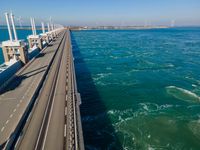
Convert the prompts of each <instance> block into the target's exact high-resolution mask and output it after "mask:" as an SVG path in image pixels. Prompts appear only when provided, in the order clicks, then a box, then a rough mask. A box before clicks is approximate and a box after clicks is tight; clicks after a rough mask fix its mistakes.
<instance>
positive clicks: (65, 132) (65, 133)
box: [64, 124, 67, 137]
mask: <svg viewBox="0 0 200 150" xmlns="http://www.w3.org/2000/svg"><path fill="white" fill-rule="evenodd" d="M66 136H67V125H66V124H65V131H64V137H66Z"/></svg>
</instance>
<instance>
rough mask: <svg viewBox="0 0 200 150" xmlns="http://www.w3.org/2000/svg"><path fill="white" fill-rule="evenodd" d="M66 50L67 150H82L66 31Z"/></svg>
mask: <svg viewBox="0 0 200 150" xmlns="http://www.w3.org/2000/svg"><path fill="white" fill-rule="evenodd" d="M67 34H68V45H67V47H68V49H69V58H70V60H69V73H68V78H69V80H68V81H69V83H68V87H69V88H68V92H67V113H68V116H67V117H68V118H67V124H68V129H67V139H66V146H67V150H68V149H69V150H84V149H85V148H84V141H83V133H82V124H81V116H80V107H79V106H80V104H81V97H80V94H79V93H78V91H77V83H76V74H75V68H74V57H73V53H72V46H71V37H70V31H69V30H68V33H67Z"/></svg>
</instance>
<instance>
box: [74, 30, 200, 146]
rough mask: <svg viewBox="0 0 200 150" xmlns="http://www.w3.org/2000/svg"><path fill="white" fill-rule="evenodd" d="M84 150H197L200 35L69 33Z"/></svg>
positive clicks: (187, 32) (177, 32)
mask: <svg viewBox="0 0 200 150" xmlns="http://www.w3.org/2000/svg"><path fill="white" fill-rule="evenodd" d="M72 43H73V53H74V57H75V68H76V73H77V82H78V89H79V92H80V93H81V95H82V105H81V115H82V123H83V133H84V140H85V145H86V149H89V150H90V149H91V150H93V149H125V150H132V149H144V150H146V149H170V150H171V149H172V150H173V149H174V150H175V149H176V150H182V149H185V150H188V149H193V150H199V149H200V28H174V29H156V30H101V31H100V30H99V31H98V30H91V31H73V32H72Z"/></svg>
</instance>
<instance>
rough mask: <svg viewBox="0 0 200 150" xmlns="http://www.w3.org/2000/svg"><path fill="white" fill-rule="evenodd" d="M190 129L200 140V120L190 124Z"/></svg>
mask: <svg viewBox="0 0 200 150" xmlns="http://www.w3.org/2000/svg"><path fill="white" fill-rule="evenodd" d="M188 128H189V129H190V131H191V132H192V133H193V135H194V136H195V137H197V138H198V139H199V140H200V120H194V121H191V122H189V123H188Z"/></svg>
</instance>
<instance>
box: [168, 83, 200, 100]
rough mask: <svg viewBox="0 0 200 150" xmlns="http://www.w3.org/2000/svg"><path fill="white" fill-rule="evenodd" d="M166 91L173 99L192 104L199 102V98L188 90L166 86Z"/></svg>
mask: <svg viewBox="0 0 200 150" xmlns="http://www.w3.org/2000/svg"><path fill="white" fill-rule="evenodd" d="M166 90H167V93H168V94H169V95H172V96H173V97H175V98H177V99H180V100H183V101H187V102H193V103H199V102H200V97H199V96H198V95H197V94H195V93H193V92H191V91H189V90H186V89H183V88H179V87H176V86H168V87H166Z"/></svg>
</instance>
